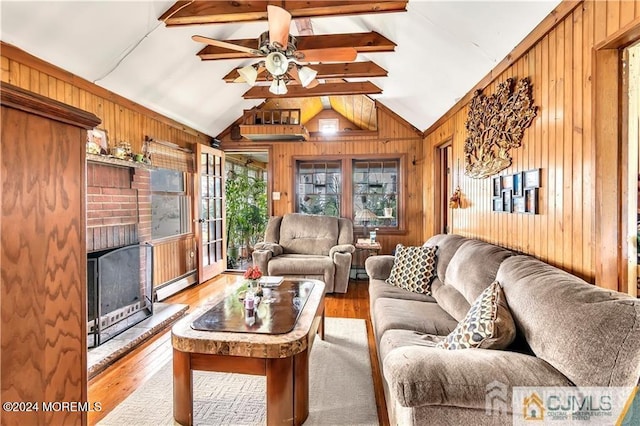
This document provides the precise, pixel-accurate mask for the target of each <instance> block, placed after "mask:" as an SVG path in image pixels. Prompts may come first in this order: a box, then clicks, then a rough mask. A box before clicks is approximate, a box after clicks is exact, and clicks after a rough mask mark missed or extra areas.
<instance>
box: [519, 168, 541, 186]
mask: <svg viewBox="0 0 640 426" xmlns="http://www.w3.org/2000/svg"><path fill="white" fill-rule="evenodd" d="M522 173H523V174H524V188H525V189H529V188H540V169H533V170H528V171H526V172H522Z"/></svg>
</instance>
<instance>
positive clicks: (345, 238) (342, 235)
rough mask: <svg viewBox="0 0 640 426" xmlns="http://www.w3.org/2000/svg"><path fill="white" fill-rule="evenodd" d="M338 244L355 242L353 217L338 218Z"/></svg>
mask: <svg viewBox="0 0 640 426" xmlns="http://www.w3.org/2000/svg"><path fill="white" fill-rule="evenodd" d="M338 244H353V222H352V221H351V219H348V218H346V217H339V218H338Z"/></svg>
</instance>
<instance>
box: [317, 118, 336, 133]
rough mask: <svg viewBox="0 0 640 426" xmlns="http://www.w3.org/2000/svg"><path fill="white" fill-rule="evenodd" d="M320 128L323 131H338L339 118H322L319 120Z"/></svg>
mask: <svg viewBox="0 0 640 426" xmlns="http://www.w3.org/2000/svg"><path fill="white" fill-rule="evenodd" d="M318 130H320V132H321V133H336V132H337V131H338V119H337V118H321V119H319V120H318Z"/></svg>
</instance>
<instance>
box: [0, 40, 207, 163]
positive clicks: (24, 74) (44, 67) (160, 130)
mask: <svg viewBox="0 0 640 426" xmlns="http://www.w3.org/2000/svg"><path fill="white" fill-rule="evenodd" d="M3 47H5V46H4V45H3ZM0 55H1V56H0V59H1V60H2V63H1V65H2V73H1V75H0V78H1V81H3V82H7V83H11V84H14V85H16V86H18V87H20V88H23V89H27V90H31V91H33V92H35V93H38V94H41V95H43V96H47V97H50V98H52V99H55V100H57V101H60V102H64V103H66V104H68V105H71V106H74V107H77V108H81V109H83V110H85V111H88V112H91V113H93V114H95V115H96V116H98V117H99V118H100V119H101V120H102V123H101V124H100V125H99V127H100V128H103V129H105V130H106V131H107V135H108V137H109V146H115V145H117V144H118V143H120V142H122V141H127V142H129V143H131V148H132V149H133V150H134V151H136V152H141V150H142V142H143V141H144V136H145V135H149V136H151V137H154V138H156V139H161V140H168V141H171V142H174V143H177V144H178V145H180V146H183V147H189V146H190V145H192V144H194V143H203V144H205V145H208V144H209V140H210V137H209V136H207V135H204V134H200V133H198V132H196V131H195V130H193V129H189V128H188V127H186V126H181V125H178V124H177V123H176V124H175V125H169V124H167V122H169V121H170V120H169V119H166V118H163V119H162V120H163V121H162V122H161V121H160V119H157V118H155V116H156V115H157V114H155V115H154V116H153V117H152V116H151V115H152V113H151V112H149V114H148V115H144V118H143V120H142V122H141V120H140V116H141V115H143V114H141V113H140V112H139V111H134V110H133V109H131V108H130V107H129V104H131V105H135V104H133V103H132V102H130V101H129V104H126V102H127V101H126V100H125V99H124V98H122V99H120V98H119V97H117V96H116V95H113V94H109V93H105V92H106V91H105V90H104V89H101V88H99V87H98V86H96V85H93V84H92V83H89V82H86V81H84V84H83V85H82V86H76V85H74V81H80V80H81V79H79V78H78V77H75V78H74V80H71V77H72V76H71V74H68V73H60V72H59V70H57V69H55V68H54V67H53V66H51V65H48V64H46V63H44V62H41V61H39V60H37V59H35V58H33V57H32V56H30V55H29V54H27V53H25V52H22V51H20V50H18V49H16V48H12V47H6V48H4V49H3V50H2V53H0ZM23 62H29V63H30V64H37V66H38V68H35V67H36V65H27V64H25V63H23ZM52 74H54V75H60V77H54V76H53V75H52ZM62 77H65V78H66V80H65V79H63V78H62ZM98 93H99V94H98ZM138 108H140V109H143V108H142V107H139V106H138ZM132 123H135V125H132ZM177 127H182V128H184V129H185V131H182V130H180V129H178V128H177Z"/></svg>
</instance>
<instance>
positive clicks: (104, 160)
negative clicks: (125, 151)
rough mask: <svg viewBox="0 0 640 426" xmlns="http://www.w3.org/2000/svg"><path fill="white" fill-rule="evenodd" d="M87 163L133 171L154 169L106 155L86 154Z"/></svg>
mask: <svg viewBox="0 0 640 426" xmlns="http://www.w3.org/2000/svg"><path fill="white" fill-rule="evenodd" d="M87 161H88V162H91V163H100V164H107V165H109V166H115V167H131V168H135V169H145V170H154V169H155V167H153V166H151V165H149V164H146V163H136V162H135V161H130V160H121V159H119V158H115V157H111V156H108V155H96V154H89V153H88V152H87Z"/></svg>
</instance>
